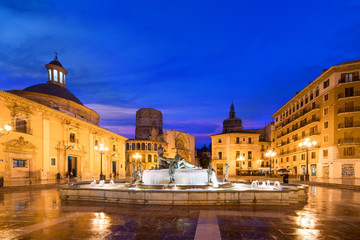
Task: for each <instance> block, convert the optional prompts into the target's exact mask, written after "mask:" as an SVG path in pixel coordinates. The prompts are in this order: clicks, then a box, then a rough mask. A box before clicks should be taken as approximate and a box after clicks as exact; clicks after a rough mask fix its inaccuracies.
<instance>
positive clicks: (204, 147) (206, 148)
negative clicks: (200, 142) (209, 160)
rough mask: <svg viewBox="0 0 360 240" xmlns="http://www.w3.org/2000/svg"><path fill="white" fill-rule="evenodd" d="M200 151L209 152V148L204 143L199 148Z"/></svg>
mask: <svg viewBox="0 0 360 240" xmlns="http://www.w3.org/2000/svg"><path fill="white" fill-rule="evenodd" d="M200 151H201V152H210V149H209V148H208V147H207V146H206V145H205V144H204V146H203V147H202V148H201V149H200Z"/></svg>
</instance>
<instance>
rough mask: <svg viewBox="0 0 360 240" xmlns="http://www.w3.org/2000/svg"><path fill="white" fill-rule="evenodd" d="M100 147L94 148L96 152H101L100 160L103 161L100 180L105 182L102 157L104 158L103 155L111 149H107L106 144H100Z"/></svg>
mask: <svg viewBox="0 0 360 240" xmlns="http://www.w3.org/2000/svg"><path fill="white" fill-rule="evenodd" d="M99 145H100V146H95V147H94V149H95V150H96V151H99V152H100V156H101V157H100V159H101V161H100V180H105V175H103V173H102V165H103V164H102V156H103V154H104V153H105V152H106V151H108V150H109V148H107V147H105V146H104V144H102V143H100V144H99Z"/></svg>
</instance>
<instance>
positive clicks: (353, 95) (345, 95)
mask: <svg viewBox="0 0 360 240" xmlns="http://www.w3.org/2000/svg"><path fill="white" fill-rule="evenodd" d="M353 97H360V92H359V91H358V92H353V93H352V94H345V93H339V95H338V99H339V100H343V99H345V98H353Z"/></svg>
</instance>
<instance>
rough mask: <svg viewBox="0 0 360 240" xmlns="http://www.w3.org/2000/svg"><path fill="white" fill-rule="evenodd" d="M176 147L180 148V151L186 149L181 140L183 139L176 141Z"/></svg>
mask: <svg viewBox="0 0 360 240" xmlns="http://www.w3.org/2000/svg"><path fill="white" fill-rule="evenodd" d="M175 147H176V148H180V149H184V148H185V146H184V142H183V140H181V139H176V142H175Z"/></svg>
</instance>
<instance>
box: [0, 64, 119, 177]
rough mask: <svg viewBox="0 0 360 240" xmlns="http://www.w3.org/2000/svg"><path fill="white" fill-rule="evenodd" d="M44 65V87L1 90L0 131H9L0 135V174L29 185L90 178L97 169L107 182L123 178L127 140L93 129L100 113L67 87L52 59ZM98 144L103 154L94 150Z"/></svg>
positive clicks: (58, 66) (99, 128)
mask: <svg viewBox="0 0 360 240" xmlns="http://www.w3.org/2000/svg"><path fill="white" fill-rule="evenodd" d="M45 66H46V68H47V70H48V81H47V83H44V84H38V85H34V86H31V87H28V88H25V89H24V90H12V91H7V92H4V91H0V127H2V126H4V125H5V124H8V125H10V126H11V127H12V130H11V131H10V132H6V133H5V132H4V131H2V133H1V135H2V136H1V137H0V143H1V144H0V176H2V177H4V178H5V181H8V180H12V181H14V180H19V181H29V180H34V179H35V180H38V179H55V177H56V175H57V174H58V173H60V174H61V176H62V177H64V176H66V175H67V174H69V175H72V176H74V177H77V178H80V179H83V180H89V179H99V177H100V172H101V170H102V172H103V174H104V175H106V176H107V178H109V176H110V174H111V175H113V176H116V175H117V176H119V177H124V176H125V140H126V138H125V137H122V136H120V135H118V134H116V133H113V132H111V131H108V130H106V129H104V128H101V127H99V126H98V122H99V115H98V114H97V113H96V112H95V111H93V110H91V109H89V108H87V107H85V106H84V105H83V104H82V103H81V101H80V100H79V99H78V98H76V97H75V96H74V95H73V94H72V93H71V92H70V91H69V90H68V89H67V87H66V74H67V71H66V70H65V68H63V66H62V65H61V64H60V62H59V61H58V60H57V58H55V59H54V60H53V61H52V62H50V63H49V64H47V65H45ZM4 133H5V134H4ZM100 145H104V146H105V147H107V148H108V151H105V152H104V153H101V152H99V151H96V150H95V146H100ZM101 163H102V165H101Z"/></svg>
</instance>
